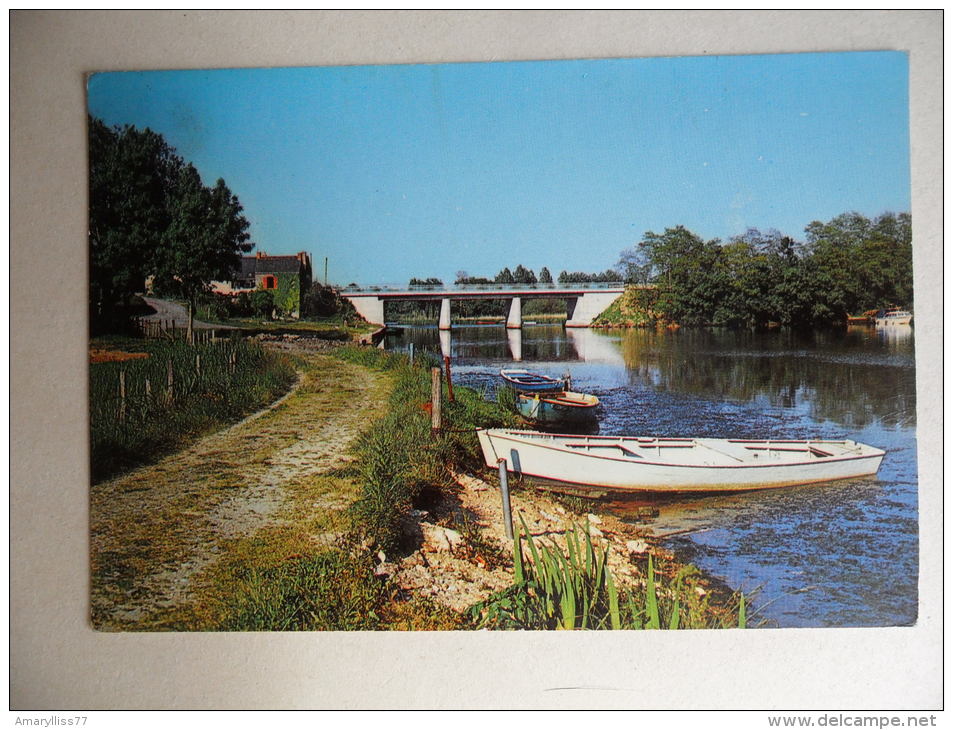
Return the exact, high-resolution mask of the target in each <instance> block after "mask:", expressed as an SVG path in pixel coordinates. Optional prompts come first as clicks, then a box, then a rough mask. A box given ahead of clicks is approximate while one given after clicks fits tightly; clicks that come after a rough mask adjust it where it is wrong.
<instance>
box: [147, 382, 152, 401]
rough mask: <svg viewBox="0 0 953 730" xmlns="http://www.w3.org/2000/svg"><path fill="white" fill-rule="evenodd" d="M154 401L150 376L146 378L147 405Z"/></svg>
mask: <svg viewBox="0 0 953 730" xmlns="http://www.w3.org/2000/svg"><path fill="white" fill-rule="evenodd" d="M151 401H152V384H151V383H150V382H149V378H146V405H151Z"/></svg>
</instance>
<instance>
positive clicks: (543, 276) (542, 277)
mask: <svg viewBox="0 0 953 730" xmlns="http://www.w3.org/2000/svg"><path fill="white" fill-rule="evenodd" d="M539 283H540V284H552V283H553V275H552V274H550V273H549V269H547V268H546V267H545V266H544V267H543V268H541V269H540V270H539Z"/></svg>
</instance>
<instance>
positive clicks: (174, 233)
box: [89, 117, 253, 331]
mask: <svg viewBox="0 0 953 730" xmlns="http://www.w3.org/2000/svg"><path fill="white" fill-rule="evenodd" d="M89 168H90V179H89V196H90V198H89V255H90V267H89V302H90V322H91V328H92V330H93V331H97V330H108V329H110V328H112V327H115V326H116V325H117V323H118V322H119V321H120V320H121V318H122V316H123V313H124V312H125V311H126V308H127V306H128V305H129V302H130V298H131V296H132V295H133V294H135V293H136V292H141V291H143V290H144V286H145V280H146V278H147V277H149V276H152V277H153V289H154V290H155V291H156V292H157V293H162V294H166V295H169V296H174V297H177V298H181V299H185V300H186V301H188V302H189V303H190V304H191V305H192V309H193V311H194V309H195V305H196V303H197V301H198V299H199V298H200V296H201V295H202V294H203V293H204V292H206V291H207V290H208V288H209V284H210V282H212V281H214V280H225V279H228V278H229V276H230V274H231V272H232V271H233V270H234V269H235V268H237V266H238V265H239V261H240V257H241V254H242V253H245V252H248V251H250V250H251V249H252V247H253V244H252V243H250V242H249V235H248V233H247V229H248V227H249V223H248V220H247V219H246V218H245V216H244V215H243V208H242V205H241V203H240V202H239V200H238V198H237V197H236V196H235V195H233V194H232V192H231V190H229V188H228V186H227V185H226V184H225V181H224V180H222V179H221V178H219V179H218V180H217V181H216V182H215V184H214V185H211V186H206V185H204V184H203V182H202V179H201V176H200V175H199V173H198V171H197V170H196V169H195V167H194V166H193V165H192V164H191V163H189V162H186V161H185V160H183V159H182V157H180V156H179V155H178V154H177V153H176V151H175V149H174V148H172V147H171V146H170V145H169V144H168V143H167V142H166V141H165V139H164V138H163V137H162V135H161V134H158V133H156V132H153V131H152V130H151V129H148V128H146V129H144V130H139V129H136V128H135V127H133V126H129V125H126V126H122V127H118V126H117V127H108V126H106V125H105V124H104V123H103V122H102V121H101V120H100V119H97V118H95V117H90V118H89Z"/></svg>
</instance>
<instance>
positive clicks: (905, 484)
mask: <svg viewBox="0 0 953 730" xmlns="http://www.w3.org/2000/svg"><path fill="white" fill-rule="evenodd" d="M411 343H413V345H414V348H415V351H416V352H422V351H430V352H434V353H436V354H438V355H440V354H450V355H451V357H452V358H453V369H454V380H455V382H457V383H459V384H461V385H469V386H471V387H474V388H477V389H478V390H482V391H483V392H485V393H486V396H487V397H488V398H493V395H494V392H495V389H496V387H497V385H498V384H499V383H500V378H499V376H498V373H499V370H500V368H501V367H506V366H510V367H513V366H516V367H525V368H527V369H529V370H532V371H535V372H540V373H544V374H546V375H550V376H557V377H562V376H564V375H566V374H567V373H568V374H570V375H571V377H572V383H573V388H574V389H575V390H577V391H581V392H585V393H592V394H594V395H597V396H598V397H599V399H600V400H601V403H602V405H601V407H600V413H599V423H598V429H599V432H600V433H603V434H626V435H639V436H642V435H645V436H707V437H715V438H778V439H801V438H830V439H841V438H849V439H854V440H856V441H861V442H863V443H866V444H870V445H872V446H876V447H879V448H882V449H885V450H886V451H887V455H886V457H885V458H884V461H883V464H882V466H881V468H880V472H879V473H878V475H877V476H876V477H873V478H865V479H857V480H850V481H844V482H835V483H830V484H825V485H813V486H806V487H792V488H786V489H778V490H771V491H766V492H748V493H742V494H733V495H723V496H708V497H693V498H665V499H661V498H651V497H645V496H642V497H639V498H626V499H617V500H614V501H610V502H606V503H605V505H606V507H607V508H608V509H609V510H610V511H612V512H614V513H615V514H617V515H619V516H620V517H622V518H623V519H626V520H629V521H631V522H633V523H637V524H640V525H643V526H644V527H646V528H647V529H650V530H651V531H652V532H654V533H655V534H656V535H659V536H660V537H662V538H663V539H664V541H665V544H666V545H667V546H668V547H669V548H671V549H673V550H674V551H675V552H676V553H678V554H679V555H680V556H681V557H682V558H684V559H686V560H689V561H691V562H692V563H694V564H695V565H697V566H699V567H700V568H702V569H703V570H705V571H706V572H707V573H709V574H711V575H714V576H717V577H719V578H721V579H722V580H723V581H725V582H726V583H727V584H728V585H729V586H731V587H732V588H733V589H735V590H743V591H745V592H746V593H751V592H755V596H754V599H753V600H754V605H755V607H756V617H759V618H761V619H764V620H765V625H768V626H776V627H823V626H836V627H847V626H900V625H911V624H913V623H915V622H916V618H917V578H918V575H917V571H918V539H917V461H916V407H915V406H916V403H915V395H916V392H915V383H914V375H915V373H914V370H915V368H914V334H913V328H912V327H895V328H890V329H887V330H884V329H875V328H873V327H850V328H848V329H847V330H845V331H834V332H815V333H811V334H808V335H798V334H794V333H790V332H786V331H773V332H767V333H751V332H733V331H722V330H708V329H706V330H685V329H683V330H680V331H676V332H654V331H647V330H636V329H632V330H588V329H569V330H566V329H564V328H563V327H562V326H560V325H527V326H525V327H524V328H523V330H522V331H519V330H509V331H507V330H505V329H504V328H503V327H502V326H500V325H492V326H460V327H456V328H455V329H454V330H453V331H452V333H447V332H443V333H441V332H438V330H437V329H436V328H435V327H405V328H404V329H403V331H402V332H401V333H400V334H397V335H389V336H388V337H387V339H386V345H385V346H386V347H388V348H389V349H396V350H406V349H407V348H408V347H409V345H410V344H411Z"/></svg>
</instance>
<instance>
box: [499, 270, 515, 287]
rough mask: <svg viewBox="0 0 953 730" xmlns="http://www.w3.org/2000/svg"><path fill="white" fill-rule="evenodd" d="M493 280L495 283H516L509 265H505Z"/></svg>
mask: <svg viewBox="0 0 953 730" xmlns="http://www.w3.org/2000/svg"><path fill="white" fill-rule="evenodd" d="M494 281H495V282H496V283H497V284H515V283H516V280H515V279H514V278H513V272H511V271H510V270H509V267H505V268H504V269H503V270H502V271H501V272H500V273H499V274H497V275H496V278H495V279H494Z"/></svg>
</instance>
